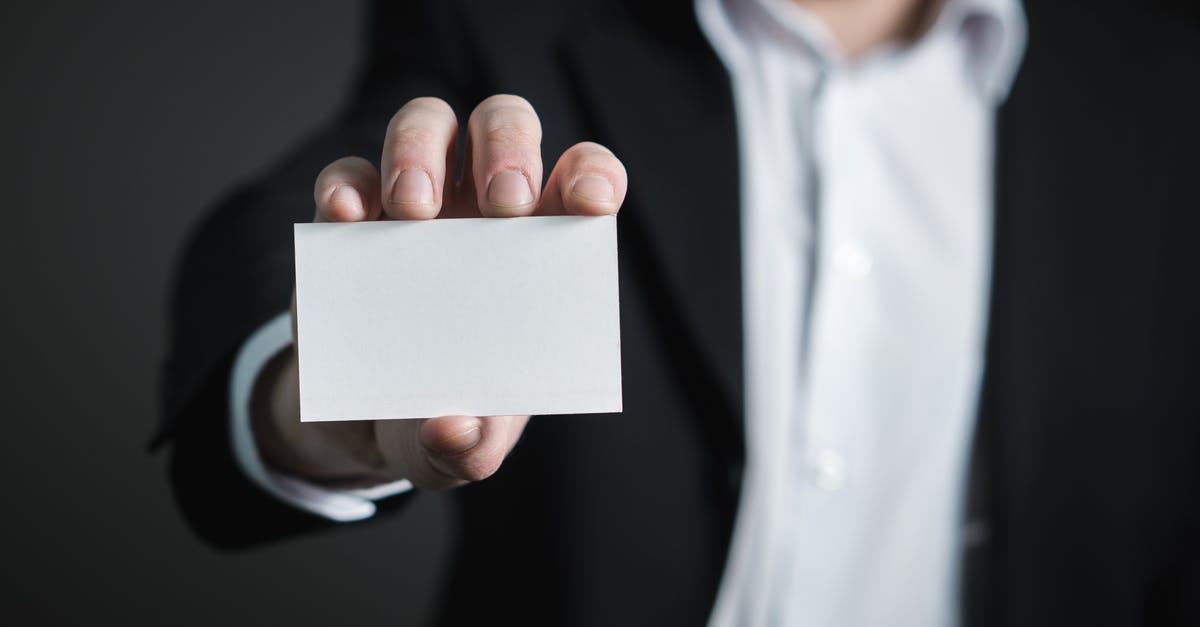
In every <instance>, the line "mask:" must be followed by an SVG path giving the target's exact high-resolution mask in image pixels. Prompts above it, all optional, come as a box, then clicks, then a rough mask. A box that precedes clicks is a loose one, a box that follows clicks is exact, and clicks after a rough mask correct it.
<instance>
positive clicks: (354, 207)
mask: <svg viewBox="0 0 1200 627" xmlns="http://www.w3.org/2000/svg"><path fill="white" fill-rule="evenodd" d="M338 207H341V208H343V209H345V213H349V214H350V215H344V212H336V213H334V212H330V213H331V214H333V215H334V216H336V217H334V218H333V219H335V220H336V219H338V218H342V219H345V218H350V219H361V217H362V215H363V214H364V210H363V205H362V199H361V198H359V197H358V192H356V191H354V188H353V187H351V186H349V185H338V186H337V187H335V188H333V191H332V192H330V194H329V208H330V209H335V208H338Z"/></svg>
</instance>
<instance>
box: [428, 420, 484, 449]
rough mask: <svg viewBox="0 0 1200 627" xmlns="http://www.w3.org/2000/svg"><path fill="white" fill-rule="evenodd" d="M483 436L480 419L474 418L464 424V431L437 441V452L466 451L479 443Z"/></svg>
mask: <svg viewBox="0 0 1200 627" xmlns="http://www.w3.org/2000/svg"><path fill="white" fill-rule="evenodd" d="M482 437H483V433H482V431H481V430H480V424H479V421H478V420H472V421H470V422H468V423H466V424H465V425H463V429H462V431H459V432H458V433H455V434H454V435H451V436H448V437H445V438H443V439H442V440H440V441H439V442H437V444H436V452H438V453H442V454H455V453H465V452H467V451H469V450H471V449H473V448H475V445H476V444H479V440H480V439H481V438H482Z"/></svg>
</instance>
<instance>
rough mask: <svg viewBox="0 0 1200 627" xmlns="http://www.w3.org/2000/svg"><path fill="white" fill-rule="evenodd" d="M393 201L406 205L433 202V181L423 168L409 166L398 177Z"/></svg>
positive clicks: (393, 192)
mask: <svg viewBox="0 0 1200 627" xmlns="http://www.w3.org/2000/svg"><path fill="white" fill-rule="evenodd" d="M392 202H393V203H399V204H406V205H429V204H433V181H431V180H429V174H427V173H426V172H425V170H422V169H421V168H409V169H407V170H405V171H403V172H401V173H400V176H397V177H396V185H395V186H394V187H393V188H392Z"/></svg>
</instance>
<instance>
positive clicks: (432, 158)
mask: <svg viewBox="0 0 1200 627" xmlns="http://www.w3.org/2000/svg"><path fill="white" fill-rule="evenodd" d="M457 136H458V120H457V119H456V118H455V117H454V111H453V110H452V109H451V108H450V105H448V104H446V102H445V101H444V100H441V99H438V98H416V99H414V100H410V101H409V102H408V103H407V104H405V105H404V106H403V107H401V108H400V110H399V111H397V112H396V115H394V116H392V120H391V122H389V123H388V128H387V136H386V137H385V138H384V142H383V156H382V159H381V163H380V170H381V172H382V187H381V188H380V193H381V197H382V198H383V210H384V212H385V213H386V214H387V216H388V217H390V218H394V219H399V220H424V219H429V218H433V217H436V216H437V215H438V212H439V211H440V210H441V208H442V205H443V203H444V202H445V201H446V195H447V193H448V192H450V191H451V190H450V189H449V188H448V187H447V181H446V173H447V171H448V170H449V169H450V165H451V164H452V163H453V159H454V149H455V146H454V143H455V140H456V139H457ZM450 183H451V184H453V181H450Z"/></svg>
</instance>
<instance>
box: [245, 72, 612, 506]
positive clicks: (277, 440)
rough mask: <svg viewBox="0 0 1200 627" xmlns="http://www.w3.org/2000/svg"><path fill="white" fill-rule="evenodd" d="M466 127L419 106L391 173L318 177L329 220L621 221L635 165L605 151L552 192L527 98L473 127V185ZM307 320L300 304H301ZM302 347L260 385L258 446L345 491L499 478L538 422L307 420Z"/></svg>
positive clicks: (567, 155) (345, 165)
mask: <svg viewBox="0 0 1200 627" xmlns="http://www.w3.org/2000/svg"><path fill="white" fill-rule="evenodd" d="M457 129H458V121H457V119H456V118H455V116H454V111H453V110H451V108H450V106H449V105H447V104H446V103H445V102H444V101H442V100H439V99H437V98H417V99H415V100H411V101H409V102H408V103H407V104H405V105H404V106H403V107H401V108H400V110H399V111H398V112H397V113H396V115H395V116H393V117H392V120H391V122H390V123H389V124H388V128H387V136H386V138H385V140H384V145H383V156H382V160H381V166H382V167H381V169H382V172H380V171H379V170H376V169H375V167H374V166H373V165H372V164H371V163H370V162H369V161H367V160H366V159H363V158H361V157H345V158H343V159H339V160H337V161H334V162H333V163H331V164H329V165H328V166H327V167H326V168H325V169H324V170H323V171H322V172H321V174H320V175H319V176H318V177H317V181H316V186H315V189H314V192H313V195H314V198H315V200H316V206H317V212H316V218H315V221H317V222H357V221H362V220H428V219H432V218H439V217H471V216H473V217H480V216H483V217H496V218H502V217H513V216H528V215H561V214H575V215H606V214H615V213H617V211H618V209H620V207H621V202H622V201H623V200H624V198H625V189H626V176H625V168H624V166H622V165H621V162H620V161H619V160H618V159H617V158H616V157H615V156H613V154H612V153H611V152H610V151H609V150H608V149H606V148H604V147H603V146H600V145H598V144H594V143H587V142H585V143H580V144H576V145H574V146H572V147H571V148H569V149H567V151H566V152H564V153H563V154H562V156H560V157H559V159H558V163H557V164H555V166H554V169H553V170H552V171H551V173H550V177H549V179H548V180H547V182H546V185H545V188H544V189H543V187H542V158H541V138H542V129H541V123H540V122H539V121H538V117H537V113H536V112H534V110H533V107H532V106H530V104H529V103H528V102H526V101H525V100H524V99H523V98H520V97H517V96H508V95H498V96H492V97H490V98H488V99H486V100H484V101H483V102H482V103H480V104H479V106H477V107H476V108H475V110H474V111H473V112H472V113H471V117H470V119H469V120H468V122H467V146H466V155H465V157H466V158H465V166H464V172H463V173H462V177H461V183H460V184H455V179H454V176H453V172H452V171H451V170H452V168H453V167H454V164H455V163H457V159H456V157H457V155H456V154H455V152H456V149H455V144H456V139H457V135H458V130H457ZM292 319H293V322H294V321H295V301H294V299H293V305H292ZM298 372H299V369H298V366H297V362H296V351H295V350H294V349H290V350H288V351H285V352H284V353H282V354H280V355H279V356H277V357H276V358H275V359H274V360H273V361H272V362H271V363H270V364H269V365H268V367H267V368H265V369H264V371H263V373H262V374H261V375H260V376H259V379H258V381H257V383H256V385H255V392H254V400H253V402H252V408H251V415H252V422H253V428H254V433H255V438H256V439H257V441H258V444H259V448H260V450H261V451H262V454H263V457H264V459H265V460H266V461H267V463H268V464H270V465H271V466H273V467H275V468H278V469H280V470H283V471H285V472H289V473H292V474H295V475H298V476H303V477H306V478H309V479H311V480H314V481H318V482H322V483H326V484H329V485H339V486H345V487H355V486H365V485H372V484H378V483H382V482H385V481H392V480H395V479H401V478H403V479H409V480H410V481H412V482H413V484H414V485H416V486H418V487H421V488H426V489H441V488H450V487H455V486H458V485H462V484H464V483H467V482H469V481H479V480H482V479H485V478H487V477H489V476H490V475H491V474H492V473H494V472H495V471H496V470H497V469H498V468H499V467H500V464H501V463H502V462H503V461H504V458H505V456H507V455H508V453H509V451H510V450H512V447H513V446H514V445H515V444H516V442H517V440H518V439H519V438H520V436H521V432H522V431H523V430H524V428H525V424H526V422H527V421H528V420H529V416H443V417H438V418H427V419H422V420H378V421H352V422H325V423H302V422H300V418H299V416H300V413H299V383H298Z"/></svg>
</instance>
